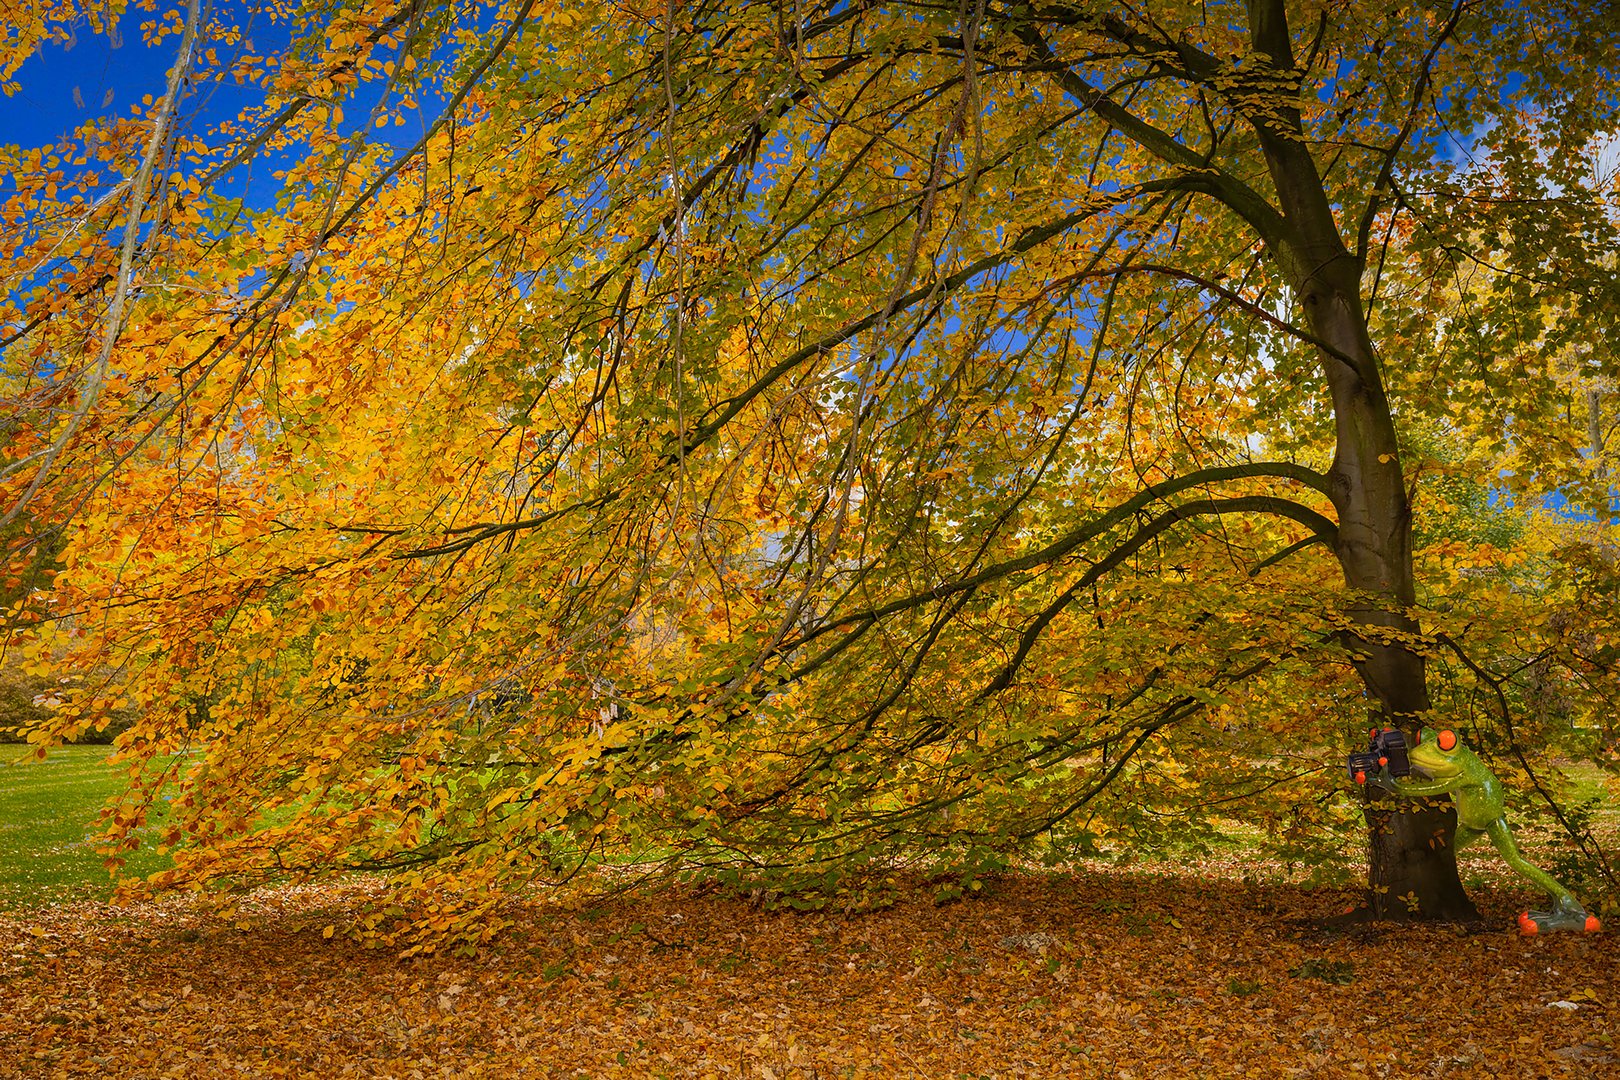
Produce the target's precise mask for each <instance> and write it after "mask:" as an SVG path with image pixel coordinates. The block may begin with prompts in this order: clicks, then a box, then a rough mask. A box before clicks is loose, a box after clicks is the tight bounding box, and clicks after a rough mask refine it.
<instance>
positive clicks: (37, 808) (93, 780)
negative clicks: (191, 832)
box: [0, 746, 169, 909]
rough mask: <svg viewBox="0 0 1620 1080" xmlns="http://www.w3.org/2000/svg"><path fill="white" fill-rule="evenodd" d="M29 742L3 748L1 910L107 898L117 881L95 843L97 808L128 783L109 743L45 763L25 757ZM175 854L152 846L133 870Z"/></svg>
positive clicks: (134, 857) (136, 855)
mask: <svg viewBox="0 0 1620 1080" xmlns="http://www.w3.org/2000/svg"><path fill="white" fill-rule="evenodd" d="M28 752H29V748H27V747H22V746H0V909H6V908H27V907H37V906H40V905H43V904H51V903H60V902H62V901H67V900H96V899H105V898H106V897H107V896H108V895H109V894H110V893H111V892H112V879H111V876H110V875H109V874H108V872H107V870H106V868H105V866H104V865H103V864H102V860H103V858H104V857H105V856H103V855H101V854H98V853H97V852H96V850H95V847H94V846H93V845H92V844H91V843H89V842H88V841H87V837H88V835H89V834H90V833H91V832H92V830H93V826H94V824H95V820H96V814H97V812H98V811H99V810H100V809H101V807H102V806H103V805H104V804H105V803H106V801H107V800H108V799H109V798H111V797H112V796H114V795H116V794H117V793H118V792H119V791H121V790H122V789H123V786H124V773H123V771H122V770H121V769H115V768H113V767H111V766H109V765H108V764H107V754H108V748H107V747H105V746H64V747H61V748H59V749H56V750H52V751H51V756H50V757H49V758H47V759H46V760H45V761H43V762H35V761H18V758H21V757H24V756H25V755H27V754H28ZM168 863H169V860H168V859H167V858H165V857H163V856H159V855H157V854H156V853H154V852H153V851H151V850H150V849H147V848H143V849H141V850H139V851H136V852H133V853H131V854H130V857H129V862H128V865H127V866H126V867H125V872H126V873H127V874H132V875H141V876H144V875H146V874H149V873H151V872H152V871H153V870H157V869H161V868H162V867H164V866H167V865H168Z"/></svg>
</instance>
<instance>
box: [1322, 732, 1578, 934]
mask: <svg viewBox="0 0 1620 1080" xmlns="http://www.w3.org/2000/svg"><path fill="white" fill-rule="evenodd" d="M1391 736H1393V739H1392V740H1391V741H1392V742H1393V746H1392V747H1391V748H1389V749H1385V748H1384V747H1385V743H1384V741H1383V740H1390V737H1391ZM1374 747H1375V749H1374V750H1373V751H1372V753H1371V755H1354V756H1352V759H1351V775H1352V776H1353V778H1354V779H1355V780H1356V781H1357V782H1358V783H1372V784H1373V785H1375V786H1377V787H1380V788H1382V789H1383V790H1385V791H1388V792H1391V793H1392V794H1395V795H1401V796H1405V797H1406V798H1414V799H1416V798H1423V797H1424V796H1428V795H1450V796H1451V801H1452V802H1453V803H1455V804H1456V806H1457V838H1456V849H1457V850H1458V851H1461V850H1462V849H1463V848H1464V847H1466V846H1467V845H1468V844H1471V843H1473V842H1474V841H1475V840H1478V839H1479V838H1480V837H1481V836H1489V837H1490V838H1491V843H1492V844H1494V845H1496V850H1497V853H1498V854H1500V855H1501V856H1502V859H1503V861H1505V862H1506V863H1507V864H1508V865H1509V866H1511V867H1512V868H1513V869H1514V870H1515V871H1517V872H1518V873H1519V875H1520V876H1522V877H1524V878H1527V879H1528V880H1530V881H1532V882H1534V883H1535V884H1536V885H1537V886H1539V887H1540V888H1541V889H1543V890H1545V891H1546V893H1547V895H1548V896H1549V897H1551V898H1552V909H1551V910H1550V911H1527V912H1524V913H1523V914H1521V915H1520V916H1519V932H1520V933H1523V934H1541V933H1546V932H1549V931H1553V930H1584V931H1589V932H1590V931H1596V930H1599V929H1601V926H1600V925H1599V923H1598V920H1597V917H1596V916H1594V915H1589V914H1587V912H1586V909H1585V908H1584V907H1582V906H1581V902H1580V901H1579V900H1577V899H1575V894H1574V893H1572V892H1570V891H1569V890H1568V889H1566V888H1564V887H1563V886H1562V885H1560V884H1559V883H1558V881H1557V880H1556V879H1555V878H1554V877H1553V876H1552V875H1551V874H1549V873H1547V872H1546V871H1544V870H1542V869H1540V868H1539V867H1536V866H1534V865H1532V864H1531V863H1530V862H1529V861H1528V860H1526V859H1525V857H1524V856H1523V855H1521V854H1519V847H1518V845H1517V844H1515V843H1514V842H1513V831H1512V830H1511V829H1509V828H1508V823H1507V817H1506V816H1505V810H1506V808H1505V807H1504V805H1503V802H1502V784H1501V781H1499V780H1497V779H1496V774H1494V773H1493V772H1491V770H1490V769H1488V768H1486V767H1485V763H1484V762H1483V761H1481V760H1479V758H1478V757H1477V756H1476V755H1475V754H1474V752H1473V751H1472V750H1470V749H1468V747H1466V746H1464V745H1463V743H1462V740H1461V739H1459V738H1458V737H1457V733H1456V732H1455V731H1452V730H1450V729H1449V728H1448V729H1446V730H1443V731H1435V730H1434V729H1433V728H1424V729H1423V730H1422V732H1420V733H1419V735H1418V741H1417V745H1415V746H1413V747H1411V748H1410V749H1409V750H1408V749H1406V748H1404V747H1403V746H1401V745H1400V738H1399V734H1398V733H1395V732H1385V733H1384V734H1383V739H1382V740H1381V738H1380V736H1379V734H1378V733H1376V732H1375V734H1374ZM1402 751H1404V755H1403V754H1402ZM1390 754H1394V755H1396V756H1397V757H1401V756H1404V757H1405V758H1406V759H1407V760H1409V761H1410V764H1411V765H1412V766H1413V767H1414V768H1415V769H1416V770H1417V771H1418V772H1420V773H1422V774H1423V775H1424V776H1426V777H1427V778H1428V779H1426V780H1416V779H1406V778H1404V777H1397V776H1394V775H1391V769H1390V767H1389V766H1390V758H1389V755H1390ZM1368 756H1371V757H1373V758H1375V759H1376V764H1377V766H1378V771H1377V772H1376V773H1373V772H1372V771H1371V768H1370V766H1371V765H1372V764H1374V762H1367V766H1369V767H1367V768H1358V765H1357V761H1358V759H1360V758H1364V757H1368ZM1399 771H1404V770H1399Z"/></svg>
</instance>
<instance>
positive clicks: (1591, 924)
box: [1586, 915, 1603, 934]
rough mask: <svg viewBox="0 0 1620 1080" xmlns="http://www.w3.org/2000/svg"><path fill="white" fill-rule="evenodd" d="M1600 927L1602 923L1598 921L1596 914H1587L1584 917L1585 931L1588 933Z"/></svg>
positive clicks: (1601, 927) (1596, 930)
mask: <svg viewBox="0 0 1620 1080" xmlns="http://www.w3.org/2000/svg"><path fill="white" fill-rule="evenodd" d="M1602 929H1603V924H1602V923H1600V922H1598V917H1597V916H1596V915H1588V916H1587V917H1586V932H1587V933H1588V934H1595V933H1597V932H1598V931H1599V930H1602Z"/></svg>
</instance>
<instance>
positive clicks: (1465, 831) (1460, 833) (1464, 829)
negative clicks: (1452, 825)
mask: <svg viewBox="0 0 1620 1080" xmlns="http://www.w3.org/2000/svg"><path fill="white" fill-rule="evenodd" d="M1484 835H1485V831H1484V830H1483V829H1470V828H1469V827H1468V826H1466V825H1458V826H1457V833H1456V835H1455V836H1453V837H1452V838H1451V850H1452V851H1461V850H1462V849H1463V848H1465V847H1467V846H1468V845H1469V844H1472V843H1473V842H1474V841H1475V840H1478V839H1479V838H1480V837H1482V836H1484Z"/></svg>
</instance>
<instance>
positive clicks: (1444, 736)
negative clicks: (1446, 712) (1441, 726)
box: [1434, 729, 1457, 751]
mask: <svg viewBox="0 0 1620 1080" xmlns="http://www.w3.org/2000/svg"><path fill="white" fill-rule="evenodd" d="M1434 741H1435V742H1437V743H1439V744H1440V749H1442V750H1446V751H1450V750H1455V749H1456V748H1457V733H1456V732H1455V731H1451V730H1449V729H1448V730H1446V731H1442V732H1441V733H1440V734H1438V735H1436V736H1435V737H1434Z"/></svg>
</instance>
